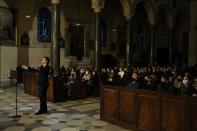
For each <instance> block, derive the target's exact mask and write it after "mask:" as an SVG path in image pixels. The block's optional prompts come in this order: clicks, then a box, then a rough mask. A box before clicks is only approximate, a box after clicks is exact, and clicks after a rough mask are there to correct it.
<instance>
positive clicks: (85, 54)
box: [84, 25, 89, 57]
mask: <svg viewBox="0 0 197 131" xmlns="http://www.w3.org/2000/svg"><path fill="white" fill-rule="evenodd" d="M88 41H89V33H88V28H87V25H85V26H84V56H85V57H88V54H89V45H88Z"/></svg>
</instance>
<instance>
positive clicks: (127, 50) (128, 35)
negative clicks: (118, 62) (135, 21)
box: [126, 19, 131, 66]
mask: <svg viewBox="0 0 197 131" xmlns="http://www.w3.org/2000/svg"><path fill="white" fill-rule="evenodd" d="M130 23H131V21H130V19H127V38H126V40H127V44H126V64H127V66H128V65H131V45H130V28H131V27H130Z"/></svg>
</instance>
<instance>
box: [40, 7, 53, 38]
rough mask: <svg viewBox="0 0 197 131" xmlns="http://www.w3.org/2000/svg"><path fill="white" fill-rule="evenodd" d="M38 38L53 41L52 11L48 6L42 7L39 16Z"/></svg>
mask: <svg viewBox="0 0 197 131" xmlns="http://www.w3.org/2000/svg"><path fill="white" fill-rule="evenodd" d="M37 19H38V21H37V28H38V30H37V31H38V32H37V38H38V41H39V42H51V12H50V11H49V10H48V9H47V8H44V7H42V8H40V9H39V10H38V17H37Z"/></svg>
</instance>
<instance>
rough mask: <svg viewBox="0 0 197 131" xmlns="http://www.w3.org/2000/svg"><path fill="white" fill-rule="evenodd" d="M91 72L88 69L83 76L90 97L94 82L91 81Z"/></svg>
mask: <svg viewBox="0 0 197 131" xmlns="http://www.w3.org/2000/svg"><path fill="white" fill-rule="evenodd" d="M91 77H92V76H91V72H90V70H89V69H86V71H85V74H84V75H83V77H82V79H81V80H82V81H85V82H86V85H87V94H88V96H90V95H91V94H92V88H93V86H92V81H91Z"/></svg>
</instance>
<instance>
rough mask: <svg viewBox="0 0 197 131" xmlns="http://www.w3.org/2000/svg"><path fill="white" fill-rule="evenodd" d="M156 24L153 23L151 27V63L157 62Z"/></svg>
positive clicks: (152, 64)
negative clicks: (155, 57)
mask: <svg viewBox="0 0 197 131" xmlns="http://www.w3.org/2000/svg"><path fill="white" fill-rule="evenodd" d="M154 52H155V26H154V25H153V24H152V25H151V27H150V65H151V66H154V64H155V59H154V56H155V53H154Z"/></svg>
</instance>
